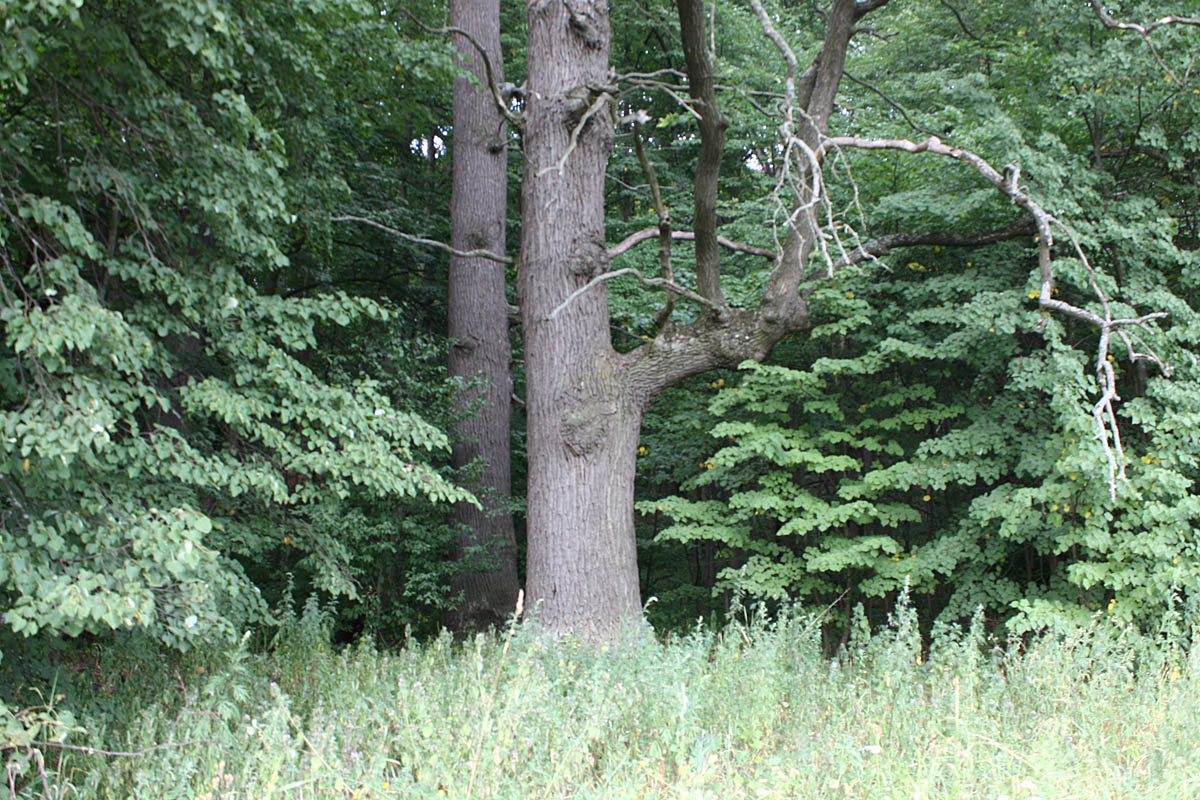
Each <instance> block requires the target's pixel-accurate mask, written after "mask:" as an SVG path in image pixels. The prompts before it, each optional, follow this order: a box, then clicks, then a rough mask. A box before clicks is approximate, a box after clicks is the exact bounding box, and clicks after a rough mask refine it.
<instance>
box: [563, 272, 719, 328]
mask: <svg viewBox="0 0 1200 800" xmlns="http://www.w3.org/2000/svg"><path fill="white" fill-rule="evenodd" d="M621 275H633V276H634V277H635V278H637V279H638V280H639V281H641V282H642V283H644V284H646V285H647V286H662V287H663V288H665V289H666V290H667V291H670V292H674V293H675V294H677V295H679V296H680V297H686V298H687V299H689V300H691V301H693V302H696V303H699V304H700V305H702V306H705V307H707V308H710V309H712V310H713V311H720V307H719V306H718V305H717V304H716V303H714V302H713V301H712V300H709V299H708V298H707V297H705V296H704V295H702V294H698V293H696V292H693V291H692V290H691V289H687V288H685V287H683V286H680V285H679V284H677V283H674V282H672V281H669V280H667V279H666V278H647V277H646V276H645V275H643V274H642V272H641V270H637V269H634V268H633V267H622V268H621V269H617V270H613V271H612V272H605V273H604V274H603V275H597V276H596V277H594V278H592V279H591V280H590V281H588V282H587V283H586V284H584V285H583V286H581V287H579V288H578V289H576V290H575V291H573V292H571V294H570V295H568V296H567V299H566V300H563V301H562V302H561V303H560V304H559V305H558V307H557V308H555V309H554V310H553V311H551V312H550V313H549V314H548V315H547V316H546V320H547V321H549V320H552V319H554V318H555V317H557V316H558V315H559V314H560V313H562V310H563V309H564V308H566V307H567V306H569V305H570V304H571V301H573V300H574V299H575V298H576V297H579V296H580V295H581V294H583V293H584V292H586V291H587V290H588V289H591V288H592V287H593V286H596V285H598V284H601V283H604V282H605V281H609V280H612V279H613V278H616V277H619V276H621Z"/></svg>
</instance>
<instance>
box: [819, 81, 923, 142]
mask: <svg viewBox="0 0 1200 800" xmlns="http://www.w3.org/2000/svg"><path fill="white" fill-rule="evenodd" d="M842 75H844V76H845V77H847V78H849V79H850V80H851V81H852V82H853V83H857V84H858V85H859V86H862V87H863V88H864V89H870V90H871V91H872V92H874V93H875V94H877V95H879V96H880V97H882V98H883V101H884V102H885V103H887V104H888V105H889V106H891V107H892V108H894V109H896V110H897V111H899V112H900V116H902V117H904V121H905V122H907V123H908V127H910V128H912V129H913V130H914V131H916V132H917V133H923V134H925V135H926V136H936V134H935V133H934V132H933V131H931V130H928V129H926V128H922V127H921V126H920V125H918V124H917V123H915V122H913V121H912V118H910V117H909V116H908V112H907V111H905V110H904V108H903V107H901V105H900V104H899V103H897V102H896V101H895V100H893V99H892V98H890V97H888V96H887V95H886V94H884V93H883V92H882V91H880V90H879V89H877V88H875V87H874V86H872V85H871V84H869V83H867V82H866V81H864V80H863V79H862V78H856V77H854V76H853V75H851V74H850V73H849V72H843V73H842Z"/></svg>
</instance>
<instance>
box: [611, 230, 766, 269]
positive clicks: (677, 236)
mask: <svg viewBox="0 0 1200 800" xmlns="http://www.w3.org/2000/svg"><path fill="white" fill-rule="evenodd" d="M658 233H659V231H658V228H642V229H641V230H640V231H637V232H635V233H631V234H629V235H628V236H626V237H625V238H624V239H622V240H621V241H619V242H617V243H616V244H614V245H613V246H611V247H609V248H608V250H607V251H605V253H606V255H607V256H608V259H609V260H610V261H611V260H612V259H614V258H616V257H617V256H620V255H624V254H625V253H627V252H629V251H630V250H632V249H633V248H634V247H637V246H638V245H639V244H641V243H642V242H644V241H646V240H647V239H653V238H655V237H656V236H658ZM671 239H672V240H674V241H677V242H692V241H695V240H696V234H695V233H693V232H692V231H676V230H673V231H671ZM717 244H719V245H721V246H722V247H724V248H725V249H726V250H732V251H734V252H737V253H748V254H750V255H752V256H761V257H763V258H767V259H770V260H772V261H774V260H775V259H777V258H779V253H777V252H775V251H774V250H768V249H766V248H765V247H755V246H754V245H752V244H745V243H743V242H735V241H733V240H731V239H726V238H725V237H724V236H718V237H717Z"/></svg>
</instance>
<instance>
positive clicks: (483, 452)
mask: <svg viewBox="0 0 1200 800" xmlns="http://www.w3.org/2000/svg"><path fill="white" fill-rule="evenodd" d="M450 24H451V25H452V26H454V27H456V28H461V29H462V30H464V31H466V32H467V33H469V34H471V36H472V37H473V38H474V39H475V41H476V42H477V43H479V45H480V46H482V47H483V48H484V50H486V51H487V53H488V58H489V60H490V61H491V65H492V68H493V70H494V74H495V78H496V80H497V81H501V80H503V75H502V73H501V70H502V61H501V58H500V4H499V0H453V2H451V4H450ZM454 40H455V45H456V46H457V47H458V50H459V52H460V54H461V55H462V59H463V61H464V63H466V64H467V65H468V66H469V68H470V70H471V72H472V73H474V74H475V75H476V76H477V77H478V78H479V81H480V84H481V85H482V88H477V87H476V86H474V85H472V83H471V81H469V80H468V79H467V78H465V77H463V78H459V79H458V80H457V81H455V84H454V139H453V159H454V163H453V175H454V177H453V181H454V182H453V185H452V187H451V194H450V227H451V234H450V237H451V238H450V242H451V246H452V247H453V248H454V249H456V250H459V251H473V250H485V251H490V252H493V253H498V254H503V253H504V245H505V230H504V228H505V217H506V211H507V169H508V151H507V128H506V126H505V122H504V119H503V117H502V116H501V114H500V112H499V109H497V107H496V105H495V100H494V99H493V97H492V94H491V92H490V91H489V90H488V88H487V84H486V81H487V78H486V73H485V69H484V61H483V57H482V56H481V55H480V53H479V52H478V51H477V50H476V48H475V47H474V46H473V45H472V44H471V43H470V42H468V41H467V40H466V39H465V38H464V37H462V36H459V35H456V36H455V37H454ZM504 286H505V266H504V265H503V264H499V263H496V262H495V261H491V260H488V259H483V258H463V257H459V256H451V257H450V297H449V317H450V330H449V333H450V340H451V345H450V363H449V368H450V374H451V375H452V376H455V377H461V378H463V379H465V380H467V381H476V382H477V384H478V385H477V388H475V389H472V390H471V391H469V392H466V393H464V395H463V396H462V397H461V398H460V404H461V406H462V407H464V408H467V407H473V406H478V409H477V412H476V413H474V414H473V415H471V416H468V417H466V418H465V419H463V421H462V422H460V423H459V425H458V437H457V438H458V443H457V444H456V445H455V448H454V453H453V456H452V459H453V464H454V466H456V467H461V466H464V465H466V464H470V463H471V462H472V461H474V460H475V459H476V458H478V459H481V460H482V461H483V462H484V465H485V466H484V468H483V472H482V474H481V475H480V477H479V480H478V481H477V482H475V483H473V484H470V487H469V488H471V489H472V490H474V491H475V492H476V494H477V495H479V496H480V499H481V500H482V501H483V506H484V507H483V509H482V510H480V509H477V508H475V507H473V506H471V505H468V504H466V503H460V504H458V505H457V506H456V507H455V509H454V517H455V519H456V520H457V521H458V522H460V523H462V525H463V526H464V530H463V532H462V533H461V534H459V536H458V537H457V539H456V542H455V550H456V553H455V555H456V558H457V559H458V560H459V561H460V562H461V561H463V560H464V559H470V558H472V557H480V556H481V557H483V558H485V559H486V562H485V563H486V564H488V567H487V568H485V569H481V570H472V571H470V572H464V573H461V574H459V575H457V576H456V577H455V578H454V580H453V584H452V585H453V586H454V588H455V589H457V590H459V591H461V592H462V594H463V600H462V603H461V604H460V605H459V607H458V608H457V609H455V611H453V612H452V613H451V614H450V615H448V618H447V620H446V622H447V624H448V626H449V627H451V628H452V629H454V630H466V629H470V628H477V627H486V626H489V625H497V624H500V623H502V622H503V621H504V620H505V619H506V618H507V617H508V616H509V615H511V614H512V611H513V607H514V605H515V604H516V598H517V590H518V582H517V568H516V542H515V537H514V533H513V521H512V515H511V513H509V512H508V510H507V508H506V504H507V502H508V499H509V495H510V494H511V491H512V484H511V471H510V441H509V416H510V410H511V397H512V349H511V347H510V345H509V341H508V304H507V301H506V299H505V294H504ZM480 379H482V382H481V383H480V382H479V381H480ZM473 554H474V555H473Z"/></svg>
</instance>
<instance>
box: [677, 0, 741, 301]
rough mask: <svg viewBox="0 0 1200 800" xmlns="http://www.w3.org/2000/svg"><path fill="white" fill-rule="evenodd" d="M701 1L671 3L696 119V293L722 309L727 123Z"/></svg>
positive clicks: (694, 203) (694, 214)
mask: <svg viewBox="0 0 1200 800" xmlns="http://www.w3.org/2000/svg"><path fill="white" fill-rule="evenodd" d="M704 5H705V3H704V0H675V6H676V8H677V9H678V11H679V31H680V36H681V38H682V41H683V56H684V61H685V64H686V68H687V75H688V94H689V95H690V96H691V98H692V102H693V103H694V104H695V106H696V109H697V111H698V112H699V114H700V120H699V128H700V152H699V155H698V156H697V158H696V174H695V178H694V180H693V182H692V185H693V210H692V229H693V230H694V231H695V234H696V287H697V288H698V289H699V291H700V294H702V295H704V296H705V297H707V298H709V299H710V300H712V302H713V305H714V307H716V308H718V309H722V308H725V305H726V303H725V296H724V294H723V293H722V291H721V251H720V249H719V246H718V244H717V195H718V192H719V191H720V184H719V177H720V172H721V158H722V156H723V155H724V152H725V129H726V128H728V127H729V120H728V119H727V118H726V117H725V115H724V114H722V113H721V109H720V107H719V106H718V105H717V91H716V86H715V75H714V66H713V61H714V58H715V56H714V54H713V52H712V51H711V50H710V49H709V42H708V41H706V37H705V35H704V33H705V26H706V25H707V24H708V20H707V15H706V14H705V8H704Z"/></svg>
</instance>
